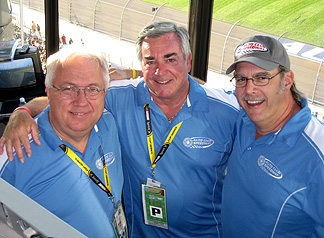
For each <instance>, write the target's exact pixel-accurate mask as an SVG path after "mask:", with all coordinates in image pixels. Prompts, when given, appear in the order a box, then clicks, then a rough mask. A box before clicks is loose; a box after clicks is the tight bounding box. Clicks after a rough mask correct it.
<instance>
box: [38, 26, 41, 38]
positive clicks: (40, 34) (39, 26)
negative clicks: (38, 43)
mask: <svg viewBox="0 0 324 238" xmlns="http://www.w3.org/2000/svg"><path fill="white" fill-rule="evenodd" d="M37 31H38V34H39V36H40V35H41V32H40V26H39V25H38V24H37Z"/></svg>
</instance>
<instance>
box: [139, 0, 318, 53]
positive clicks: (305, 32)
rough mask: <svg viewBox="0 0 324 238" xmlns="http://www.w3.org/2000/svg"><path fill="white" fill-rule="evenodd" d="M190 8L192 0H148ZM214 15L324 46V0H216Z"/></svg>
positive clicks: (230, 21) (222, 19) (225, 20)
mask: <svg viewBox="0 0 324 238" xmlns="http://www.w3.org/2000/svg"><path fill="white" fill-rule="evenodd" d="M145 2H151V3H155V4H157V5H162V4H163V3H165V2H168V4H166V5H165V7H169V8H174V9H178V10H180V11H185V12H188V11H189V5H190V0H172V1H167V0H145ZM213 18H214V19H216V20H219V21H223V22H227V23H231V24H234V23H235V22H237V21H238V20H241V21H240V22H239V24H238V25H239V26H243V27H246V28H250V29H254V30H257V31H261V32H264V33H268V34H272V35H277V36H280V35H282V34H283V33H285V32H287V33H286V34H285V36H284V37H285V38H287V39H291V40H295V41H299V42H303V43H307V44H311V45H315V46H319V47H324V0H214V9H213Z"/></svg>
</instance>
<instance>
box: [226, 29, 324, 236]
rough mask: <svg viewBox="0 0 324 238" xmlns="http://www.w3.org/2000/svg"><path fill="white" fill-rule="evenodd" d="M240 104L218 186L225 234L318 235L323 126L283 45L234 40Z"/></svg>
mask: <svg viewBox="0 0 324 238" xmlns="http://www.w3.org/2000/svg"><path fill="white" fill-rule="evenodd" d="M234 59H235V62H234V63H233V64H232V65H231V66H230V67H229V68H228V69H227V72H226V73H228V74H229V73H231V72H232V71H233V70H235V73H234V77H233V79H232V80H231V81H232V82H233V83H234V85H235V86H236V97H237V100H238V101H239V104H240V105H241V107H242V109H244V110H241V112H240V115H239V119H238V121H237V124H236V133H237V134H236V139H235V142H234V147H233V152H232V154H231V156H230V158H229V162H228V171H227V175H226V178H225V182H224V187H223V199H222V210H221V211H222V226H223V237H224V238H229V237H230V238H233V237H240V238H242V237H249V238H250V237H284V238H287V237H294V238H296V237H323V233H322V234H320V230H321V232H323V227H321V226H324V155H323V153H324V140H323V138H324V128H323V125H322V124H321V123H320V122H319V121H318V120H317V119H316V118H315V117H312V116H311V110H310V109H309V107H308V104H307V99H306V98H304V97H303V96H302V94H301V93H300V92H299V91H298V90H297V89H296V86H295V83H294V74H293V72H292V71H291V70H290V61H289V57H288V55H287V52H286V50H285V48H284V47H283V45H282V44H281V43H280V42H279V41H278V40H276V39H274V38H272V37H269V36H262V35H255V36H252V37H249V38H246V39H244V40H243V41H241V43H240V44H239V45H238V46H237V47H236V50H235V58H234Z"/></svg>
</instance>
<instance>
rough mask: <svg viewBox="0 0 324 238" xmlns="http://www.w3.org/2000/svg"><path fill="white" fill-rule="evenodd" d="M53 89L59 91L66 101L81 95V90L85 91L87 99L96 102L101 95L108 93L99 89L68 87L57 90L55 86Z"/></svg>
mask: <svg viewBox="0 0 324 238" xmlns="http://www.w3.org/2000/svg"><path fill="white" fill-rule="evenodd" d="M52 87H53V88H55V89H56V90H57V91H59V92H60V95H61V97H62V98H64V99H74V98H76V97H77V96H78V95H79V93H80V90H83V91H84V95H85V96H86V98H88V99H90V100H95V99H98V98H99V96H100V95H101V93H103V92H105V91H106V89H100V88H98V87H85V88H79V87H78V86H67V87H63V88H57V87H55V86H54V85H52Z"/></svg>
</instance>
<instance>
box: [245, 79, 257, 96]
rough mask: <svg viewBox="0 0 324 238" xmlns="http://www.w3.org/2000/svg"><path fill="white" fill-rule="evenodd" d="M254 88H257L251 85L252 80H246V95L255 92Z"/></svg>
mask: <svg viewBox="0 0 324 238" xmlns="http://www.w3.org/2000/svg"><path fill="white" fill-rule="evenodd" d="M256 87H257V86H255V85H254V84H253V82H252V80H248V81H247V82H246V86H245V91H246V92H247V93H252V92H254V91H255V89H256Z"/></svg>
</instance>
